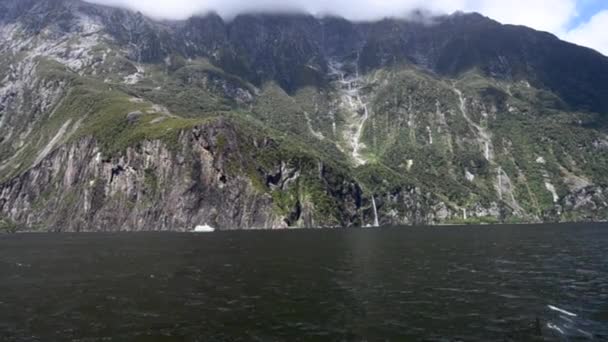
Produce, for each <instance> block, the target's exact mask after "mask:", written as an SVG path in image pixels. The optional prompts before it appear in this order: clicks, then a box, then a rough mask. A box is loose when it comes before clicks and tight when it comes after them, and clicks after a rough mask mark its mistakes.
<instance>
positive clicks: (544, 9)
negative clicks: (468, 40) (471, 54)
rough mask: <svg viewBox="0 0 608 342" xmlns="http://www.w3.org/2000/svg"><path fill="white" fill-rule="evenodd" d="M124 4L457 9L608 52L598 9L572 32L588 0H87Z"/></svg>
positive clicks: (222, 9)
mask: <svg viewBox="0 0 608 342" xmlns="http://www.w3.org/2000/svg"><path fill="white" fill-rule="evenodd" d="M87 1H90V2H95V3H101V4H106V5H114V6H122V7H127V8H130V9H133V10H138V11H141V12H142V13H144V14H146V15H149V16H151V17H154V18H158V19H185V18H188V17H190V16H192V15H195V14H203V13H206V12H209V11H215V12H217V13H219V14H220V15H221V16H222V17H224V18H227V19H230V18H232V17H234V16H235V15H238V14H241V13H249V12H293V11H300V12H307V13H311V14H316V15H323V14H333V15H339V16H342V17H345V18H347V19H350V20H357V21H360V20H375V19H380V18H383V17H387V16H390V17H399V16H405V15H407V14H408V13H410V12H411V11H413V10H417V9H423V10H427V11H429V12H431V13H434V14H449V13H453V12H455V11H465V12H473V11H475V12H480V13H482V14H484V15H486V16H488V17H491V18H493V19H495V20H498V21H500V22H502V23H507V24H516V25H525V26H529V27H532V28H534V29H537V30H543V31H548V32H552V33H555V34H557V35H558V36H560V37H562V38H564V39H567V40H570V41H573V42H576V43H579V44H583V45H586V46H590V47H592V48H595V49H598V50H600V51H602V52H604V53H608V51H607V49H606V38H604V37H602V35H601V31H602V27H603V28H604V32H608V30H607V25H608V19H607V18H606V16H607V15H606V13H604V12H602V13H598V14H597V15H596V16H595V17H594V18H592V19H591V20H590V21H589V22H588V23H584V24H583V25H581V26H579V27H576V28H574V29H573V30H571V31H569V30H568V29H567V28H568V25H569V24H570V23H571V22H572V21H573V20H574V19H575V18H576V17H577V15H578V8H577V6H581V4H582V3H584V1H587V0H509V1H506V0H87Z"/></svg>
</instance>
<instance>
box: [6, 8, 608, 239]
mask: <svg viewBox="0 0 608 342" xmlns="http://www.w3.org/2000/svg"><path fill="white" fill-rule="evenodd" d="M0 80H2V81H1V83H0V229H5V230H18V229H27V230H41V231H48V230H52V231H111V230H190V229H192V228H193V227H194V226H196V225H200V224H205V223H206V224H210V225H213V226H215V227H218V228H220V229H235V228H283V227H352V226H365V225H377V224H382V225H389V224H390V225H396V224H443V223H486V222H554V221H583V220H606V219H608V203H607V202H608V58H607V57H605V56H603V55H601V54H600V53H598V52H595V51H593V50H590V49H587V48H583V47H579V46H576V45H573V44H569V43H566V42H563V41H560V40H559V39H558V38H556V37H555V36H553V35H550V34H548V33H543V32H538V31H534V30H532V29H529V28H526V27H519V26H511V25H501V24H499V23H497V22H495V21H493V20H491V19H489V18H486V17H483V16H481V15H478V14H462V13H456V14H454V15H450V16H442V17H436V18H417V17H412V18H409V19H407V20H405V19H403V20H402V19H385V20H382V21H377V22H366V23H354V22H349V21H346V20H344V19H341V18H334V17H326V18H317V17H313V16H308V15H304V14H302V15H296V14H284V15H278V14H275V15H270V14H255V15H253V14H252V15H241V16H238V17H236V18H234V19H233V20H231V21H224V20H223V19H222V18H220V17H219V16H217V15H214V14H208V15H205V16H200V17H193V18H191V19H188V20H186V21H156V20H152V19H150V18H147V17H145V16H143V15H142V14H140V13H135V12H131V11H128V10H125V9H119V8H111V7H104V6H99V5H93V4H89V3H86V2H82V1H79V0H0Z"/></svg>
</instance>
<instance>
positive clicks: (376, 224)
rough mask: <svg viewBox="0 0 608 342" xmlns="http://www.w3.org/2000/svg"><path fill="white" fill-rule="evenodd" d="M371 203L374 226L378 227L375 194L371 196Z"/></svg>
mask: <svg viewBox="0 0 608 342" xmlns="http://www.w3.org/2000/svg"><path fill="white" fill-rule="evenodd" d="M372 205H373V206H374V227H380V221H379V220H378V208H376V198H375V196H372Z"/></svg>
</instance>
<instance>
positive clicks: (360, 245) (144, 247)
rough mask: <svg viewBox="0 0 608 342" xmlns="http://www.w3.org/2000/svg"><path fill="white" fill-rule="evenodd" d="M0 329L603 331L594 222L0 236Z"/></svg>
mask: <svg viewBox="0 0 608 342" xmlns="http://www.w3.org/2000/svg"><path fill="white" fill-rule="evenodd" d="M0 275H1V278H0V340H3V341H30V340H40V341H55V340H61V341H64V340H79V341H96V340H101V339H103V340H104V341H113V340H117V341H122V340H142V341H149V340H151V341H155V340H158V341H173V340H175V341H196V340H200V341H222V340H229V341H235V340H242V341H252V340H262V341H274V340H370V341H375V340H428V341H451V340H465V341H492V340H496V341H505V340H507V341H508V340H513V341H522V340H540V341H542V340H548V341H552V340H557V341H562V340H563V341H566V340H606V339H608V227H607V226H605V225H599V224H586V225H553V226H552V225H542V226H525V225H524V226H487V227H476V228H464V227H461V228H457V227H450V228H384V229H366V230H364V229H361V230H302V231H252V232H217V233H211V234H202V235H200V234H169V233H145V234H127V233H124V234H122V233H121V234H82V235H67V234H59V235H44V234H43V235H31V234H24V235H13V236H0Z"/></svg>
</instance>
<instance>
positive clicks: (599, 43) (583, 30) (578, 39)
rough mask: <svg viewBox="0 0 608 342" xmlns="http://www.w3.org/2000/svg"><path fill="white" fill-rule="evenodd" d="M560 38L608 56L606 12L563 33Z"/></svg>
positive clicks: (607, 12) (607, 16)
mask: <svg viewBox="0 0 608 342" xmlns="http://www.w3.org/2000/svg"><path fill="white" fill-rule="evenodd" d="M562 38H563V39H565V40H568V41H571V42H573V43H576V44H579V45H583V46H589V47H592V48H594V49H596V50H597V51H599V52H601V53H603V54H604V55H606V56H608V10H606V11H602V12H599V13H597V14H596V15H594V16H593V17H592V18H591V20H589V21H588V22H586V23H584V24H581V25H580V26H578V27H577V28H575V29H573V30H571V31H570V32H567V33H565V34H564V35H563V36H562Z"/></svg>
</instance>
